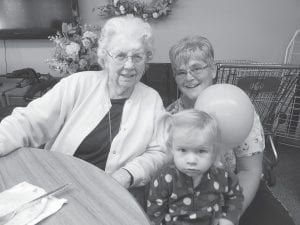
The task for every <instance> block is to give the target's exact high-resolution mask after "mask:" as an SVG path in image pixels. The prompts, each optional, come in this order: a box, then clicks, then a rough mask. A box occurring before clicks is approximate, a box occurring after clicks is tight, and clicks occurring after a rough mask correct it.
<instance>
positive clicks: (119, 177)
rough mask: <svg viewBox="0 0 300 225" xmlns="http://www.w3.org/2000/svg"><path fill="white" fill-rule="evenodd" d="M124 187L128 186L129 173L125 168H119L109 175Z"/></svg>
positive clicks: (129, 182) (129, 181)
mask: <svg viewBox="0 0 300 225" xmlns="http://www.w3.org/2000/svg"><path fill="white" fill-rule="evenodd" d="M111 176H112V177H113V178H114V179H115V180H116V181H118V183H120V184H121V185H122V186H123V187H124V188H128V187H129V186H130V184H131V174H130V173H129V172H128V171H127V170H125V169H122V168H121V169H119V170H117V171H116V172H114V173H113V174H112V175H111Z"/></svg>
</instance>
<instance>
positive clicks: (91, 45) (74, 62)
mask: <svg viewBox="0 0 300 225" xmlns="http://www.w3.org/2000/svg"><path fill="white" fill-rule="evenodd" d="M100 31H101V28H100V27H99V26H91V25H86V24H85V25H82V24H81V22H80V19H79V18H76V19H75V20H74V22H72V23H69V24H68V23H63V24H62V31H61V32H60V31H57V33H56V35H55V36H50V37H49V39H50V41H53V42H54V44H55V47H54V52H53V59H48V60H47V61H46V63H47V64H48V66H49V68H50V69H51V70H54V71H57V72H59V73H60V74H61V76H67V75H69V74H72V73H75V72H78V71H85V70H98V69H100V66H99V64H98V63H97V47H98V37H99V34H100Z"/></svg>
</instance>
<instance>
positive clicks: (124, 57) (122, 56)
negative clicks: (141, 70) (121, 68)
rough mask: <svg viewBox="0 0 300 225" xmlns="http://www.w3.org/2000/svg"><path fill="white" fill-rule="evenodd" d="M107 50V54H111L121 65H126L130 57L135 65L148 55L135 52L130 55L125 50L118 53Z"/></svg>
mask: <svg viewBox="0 0 300 225" xmlns="http://www.w3.org/2000/svg"><path fill="white" fill-rule="evenodd" d="M106 52H107V55H109V56H110V57H111V58H112V59H113V60H114V62H115V63H117V64H119V65H124V64H125V63H126V62H127V61H128V58H131V61H132V63H133V64H134V65H139V64H141V63H143V62H144V61H145V60H146V55H145V54H144V53H134V54H132V55H129V54H126V53H124V52H120V53H118V54H116V55H113V54H111V53H109V52H108V51H106Z"/></svg>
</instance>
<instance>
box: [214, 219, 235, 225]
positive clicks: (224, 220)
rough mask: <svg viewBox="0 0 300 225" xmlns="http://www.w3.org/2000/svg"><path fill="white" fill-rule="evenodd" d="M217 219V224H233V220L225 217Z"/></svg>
mask: <svg viewBox="0 0 300 225" xmlns="http://www.w3.org/2000/svg"><path fill="white" fill-rule="evenodd" d="M218 220H219V221H218V222H219V223H217V224H218V225H234V223H233V222H231V221H230V220H228V219H225V218H220V219H218Z"/></svg>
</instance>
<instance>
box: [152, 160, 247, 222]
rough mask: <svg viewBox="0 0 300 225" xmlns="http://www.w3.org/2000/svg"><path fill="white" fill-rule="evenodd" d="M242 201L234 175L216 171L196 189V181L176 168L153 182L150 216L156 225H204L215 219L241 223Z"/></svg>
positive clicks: (210, 172)
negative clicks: (221, 218)
mask: <svg viewBox="0 0 300 225" xmlns="http://www.w3.org/2000/svg"><path fill="white" fill-rule="evenodd" d="M242 201H243V195H242V190H241V187H240V186H239V185H238V181H237V177H236V176H235V175H234V174H232V173H229V172H226V171H225V170H223V169H219V168H215V167H213V168H211V169H210V171H208V172H207V173H206V174H204V175H203V177H202V180H201V182H200V184H199V185H198V186H197V187H195V188H194V187H193V181H192V178H191V177H188V176H187V175H185V174H184V173H182V172H180V171H179V170H177V169H176V168H175V167H174V166H173V165H172V166H169V167H167V168H166V169H165V170H164V171H163V172H162V173H161V174H160V175H159V176H158V177H156V178H155V179H153V180H152V182H151V186H150V192H149V197H148V201H147V213H148V215H149V217H150V220H151V221H152V224H155V225H160V224H166V225H171V224H197V225H201V224H207V221H209V220H210V219H211V218H212V217H213V216H217V217H218V218H220V217H223V218H226V219H228V220H230V221H232V222H233V223H237V222H238V219H239V216H240V213H241V209H242Z"/></svg>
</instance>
